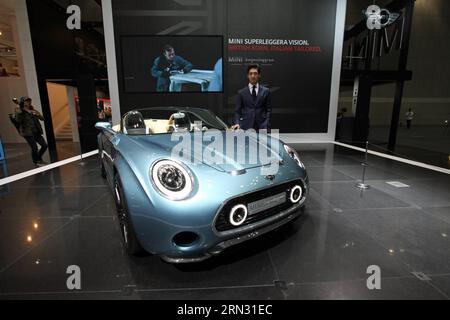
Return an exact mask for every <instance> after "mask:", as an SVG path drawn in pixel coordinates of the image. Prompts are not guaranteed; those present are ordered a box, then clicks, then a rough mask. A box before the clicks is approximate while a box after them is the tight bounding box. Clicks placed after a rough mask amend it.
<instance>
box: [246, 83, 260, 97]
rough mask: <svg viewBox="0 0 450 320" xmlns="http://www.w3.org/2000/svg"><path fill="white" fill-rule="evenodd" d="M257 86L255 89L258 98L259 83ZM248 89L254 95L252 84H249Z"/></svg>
mask: <svg viewBox="0 0 450 320" xmlns="http://www.w3.org/2000/svg"><path fill="white" fill-rule="evenodd" d="M255 86H256V88H255V91H256V96H258V91H259V83H257V84H256V85H255ZM248 89H249V90H250V94H252V92H253V85H252V84H251V83H249V84H248Z"/></svg>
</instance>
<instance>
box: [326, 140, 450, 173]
mask: <svg viewBox="0 0 450 320" xmlns="http://www.w3.org/2000/svg"><path fill="white" fill-rule="evenodd" d="M331 143H334V144H335V145H338V146H342V147H346V148H349V149H353V150H357V151H361V152H366V150H365V149H363V148H359V147H355V146H352V145H349V144H346V143H341V142H337V141H332V142H331ZM367 153H368V154H372V155H374V156H379V157H382V158H386V159H391V160H395V161H398V162H403V163H407V164H410V165H413V166H416V167H421V168H425V169H430V170H434V171H438V172H442V173H446V174H450V170H449V169H445V168H441V167H438V166H433V165H431V164H426V163H423V162H419V161H414V160H408V159H405V158H400V157H396V156H391V155H389V154H385V153H381V152H377V151H372V150H368V151H367Z"/></svg>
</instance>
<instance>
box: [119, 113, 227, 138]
mask: <svg viewBox="0 0 450 320" xmlns="http://www.w3.org/2000/svg"><path fill="white" fill-rule="evenodd" d="M210 129H216V130H226V129H227V125H226V124H225V123H224V122H223V121H222V120H221V119H220V118H219V117H217V116H216V115H215V114H214V113H212V112H211V111H210V110H207V109H200V108H176V107H157V108H147V109H136V110H132V111H129V112H127V113H126V114H125V115H124V116H123V117H122V126H121V130H122V132H123V133H125V134H127V135H155V134H167V133H173V132H194V131H206V130H210Z"/></svg>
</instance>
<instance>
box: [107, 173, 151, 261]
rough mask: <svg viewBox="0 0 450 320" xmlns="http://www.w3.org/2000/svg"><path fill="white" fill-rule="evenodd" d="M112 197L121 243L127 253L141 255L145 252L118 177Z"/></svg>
mask: <svg viewBox="0 0 450 320" xmlns="http://www.w3.org/2000/svg"><path fill="white" fill-rule="evenodd" d="M114 198H115V200H116V207H117V217H118V221H119V227H120V233H121V235H122V244H123V246H124V248H125V250H126V252H127V253H128V254H129V255H141V254H143V253H144V252H145V250H144V249H143V248H142V246H141V245H140V243H139V240H138V239H137V237H136V232H135V230H134V227H133V223H132V221H131V218H130V215H129V213H128V207H127V203H126V200H125V197H124V195H123V189H122V185H121V183H120V179H119V178H118V177H116V178H115V180H114Z"/></svg>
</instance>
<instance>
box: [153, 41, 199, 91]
mask: <svg viewBox="0 0 450 320" xmlns="http://www.w3.org/2000/svg"><path fill="white" fill-rule="evenodd" d="M191 70H192V63H190V62H189V61H187V60H185V59H183V58H182V57H180V56H177V55H176V54H175V49H174V48H173V47H172V46H170V45H165V46H164V48H163V52H162V54H161V55H160V56H159V57H157V58H156V59H155V60H154V61H153V66H152V76H153V77H155V78H156V79H157V80H156V91H157V92H168V91H169V86H170V76H171V75H173V74H177V73H188V72H190V71H191Z"/></svg>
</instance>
